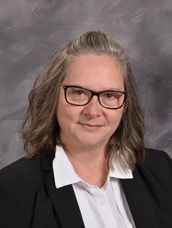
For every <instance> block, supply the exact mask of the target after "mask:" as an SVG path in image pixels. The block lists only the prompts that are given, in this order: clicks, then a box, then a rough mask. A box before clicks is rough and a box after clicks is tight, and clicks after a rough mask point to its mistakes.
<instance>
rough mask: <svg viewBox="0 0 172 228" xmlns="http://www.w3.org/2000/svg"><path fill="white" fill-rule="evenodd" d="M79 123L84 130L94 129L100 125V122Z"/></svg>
mask: <svg viewBox="0 0 172 228" xmlns="http://www.w3.org/2000/svg"><path fill="white" fill-rule="evenodd" d="M79 124H80V125H81V126H82V127H83V128H84V129H86V130H89V131H95V130H98V129H100V128H101V127H102V125H100V124H89V123H80V122H79Z"/></svg>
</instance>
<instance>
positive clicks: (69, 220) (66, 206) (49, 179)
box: [42, 151, 84, 228]
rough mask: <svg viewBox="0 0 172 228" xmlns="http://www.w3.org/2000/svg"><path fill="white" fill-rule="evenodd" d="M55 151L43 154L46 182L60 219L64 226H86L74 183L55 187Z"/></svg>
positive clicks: (80, 227)
mask: <svg viewBox="0 0 172 228" xmlns="http://www.w3.org/2000/svg"><path fill="white" fill-rule="evenodd" d="M53 158H54V151H53V152H49V153H46V154H44V155H43V156H42V167H43V170H44V183H45V187H46V190H47V193H48V195H49V198H50V200H51V203H52V205H53V207H54V210H55V213H56V216H57V219H58V221H60V223H61V224H62V227H63V228H69V227H75V228H84V223H83V220H82V216H81V213H80V210H79V206H78V203H77V200H76V197H75V193H74V190H73V187H72V185H68V186H65V187H62V188H59V189H57V188H56V187H55V182H54V175H53V169H52V161H53Z"/></svg>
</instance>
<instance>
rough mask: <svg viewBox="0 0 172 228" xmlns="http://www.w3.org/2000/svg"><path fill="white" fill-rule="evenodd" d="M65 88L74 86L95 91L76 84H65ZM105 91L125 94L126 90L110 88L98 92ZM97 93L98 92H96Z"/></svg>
mask: <svg viewBox="0 0 172 228" xmlns="http://www.w3.org/2000/svg"><path fill="white" fill-rule="evenodd" d="M63 85H64V86H73V87H78V88H81V89H87V90H91V91H93V90H92V89H88V88H86V87H83V86H81V85H76V84H63ZM94 91H95V90H94ZM104 91H117V92H118V91H119V92H124V91H125V90H124V89H119V88H108V89H104V90H99V91H97V92H104ZM95 92H96V91H95Z"/></svg>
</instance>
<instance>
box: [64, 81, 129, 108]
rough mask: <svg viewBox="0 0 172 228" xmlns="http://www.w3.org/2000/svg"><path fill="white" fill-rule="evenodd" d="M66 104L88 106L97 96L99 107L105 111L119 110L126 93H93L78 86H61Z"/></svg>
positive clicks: (112, 91)
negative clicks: (105, 109)
mask: <svg viewBox="0 0 172 228" xmlns="http://www.w3.org/2000/svg"><path fill="white" fill-rule="evenodd" d="M60 85H61V86H63V89H64V96H65V100H66V102H67V103H69V104H71V105H75V106H84V105H86V104H88V103H89V102H90V101H91V99H92V97H93V96H97V98H98V101H99V103H100V105H101V106H102V107H104V108H107V109H119V108H121V107H122V106H123V104H124V103H125V100H126V92H124V91H115V90H104V91H100V92H95V91H92V90H89V89H85V88H83V87H80V86H74V85H62V84H60Z"/></svg>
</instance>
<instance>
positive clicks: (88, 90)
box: [0, 32, 172, 228]
mask: <svg viewBox="0 0 172 228" xmlns="http://www.w3.org/2000/svg"><path fill="white" fill-rule="evenodd" d="M143 138H144V124H143V115H142V112H141V108H140V104H139V102H138V98H137V95H136V92H135V84H134V79H133V76H132V72H131V69H130V64H129V62H128V59H127V56H126V54H125V52H124V50H123V48H122V47H121V46H120V45H119V44H118V43H117V42H115V41H114V40H112V39H111V38H110V37H108V36H107V35H105V34H103V33H101V32H87V33H84V34H83V35H81V36H80V37H79V38H76V39H74V40H72V41H71V42H70V43H68V44H67V45H66V46H64V47H63V48H62V49H61V50H60V51H59V52H58V53H57V54H56V55H55V56H54V58H53V59H52V61H51V62H50V64H49V65H48V68H47V70H46V72H45V73H44V74H43V75H42V77H41V78H39V79H38V80H37V81H36V83H35V85H34V88H33V90H32V91H31V93H30V96H29V107H28V111H27V115H26V119H25V121H24V125H23V140H24V147H25V150H26V152H27V154H28V157H27V158H23V159H21V160H19V161H17V162H15V163H14V164H12V165H10V166H8V167H6V168H4V169H3V170H1V172H0V214H1V220H0V227H3V228H8V227H16V228H20V227H21V228H23V227H26V228H27V227H32V228H38V227H39V228H43V227H51V228H55V227H56V228H57V227H59V228H60V227H61V228H68V227H75V228H77V227H78V228H81V227H86V228H106V227H107V228H111V227H120V228H123V227H127V228H129V227H138V228H145V227H147V228H149V227H150V228H152V227H162V228H164V227H166V228H168V227H172V219H171V218H172V182H171V178H172V162H171V159H170V158H169V156H168V155H167V154H166V153H164V152H160V151H155V150H151V149H145V147H144V139H143Z"/></svg>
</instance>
